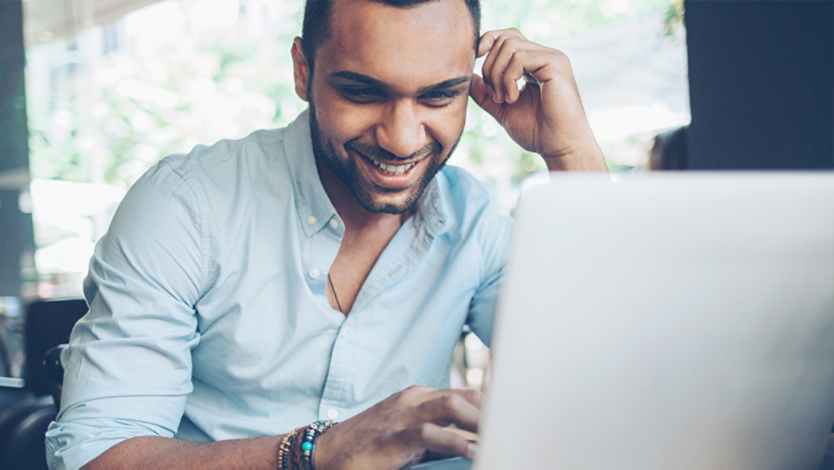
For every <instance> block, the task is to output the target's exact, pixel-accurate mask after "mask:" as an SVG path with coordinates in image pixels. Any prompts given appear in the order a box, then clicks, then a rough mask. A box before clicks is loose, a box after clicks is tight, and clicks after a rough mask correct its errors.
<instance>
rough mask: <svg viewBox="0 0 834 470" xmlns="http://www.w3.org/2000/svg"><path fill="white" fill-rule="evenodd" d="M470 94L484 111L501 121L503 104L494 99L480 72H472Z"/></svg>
mask: <svg viewBox="0 0 834 470" xmlns="http://www.w3.org/2000/svg"><path fill="white" fill-rule="evenodd" d="M469 96H471V97H472V99H473V100H475V102H476V103H478V106H480V107H481V108H482V109H483V110H484V111H486V112H488V113H489V114H490V115H491V116H492V117H493V118H495V120H496V121H498V122H501V120H500V119H499V115H500V114H501V105H500V104H498V103H496V102H495V101H493V100H492V96H490V94H489V88H488V87H487V84H486V83H484V79H483V78H481V76H480V75H478V74H476V73H475V74H472V86H470V87H469Z"/></svg>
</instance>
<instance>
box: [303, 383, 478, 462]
mask: <svg viewBox="0 0 834 470" xmlns="http://www.w3.org/2000/svg"><path fill="white" fill-rule="evenodd" d="M482 400H483V395H482V394H481V393H480V392H477V391H474V390H454V389H452V390H437V389H432V388H427V387H419V386H413V387H409V388H408V389H406V390H403V391H402V392H399V393H395V394H394V395H392V396H390V397H388V398H387V399H385V400H383V401H382V402H380V403H377V404H376V405H374V406H373V407H371V408H369V409H367V410H365V411H364V412H362V413H360V414H358V415H356V416H354V417H353V418H350V419H348V420H346V421H344V422H341V423H338V424H336V425H335V426H333V427H332V428H331V429H330V430H329V431H328V432H327V433H326V434H322V436H321V438H319V440H318V443H317V444H316V453H315V460H316V461H315V465H316V468H320V469H327V470H332V469H369V468H374V469H376V468H379V469H399V468H401V467H403V466H406V465H410V464H414V463H417V462H419V461H420V460H422V459H423V457H425V456H426V455H427V454H429V453H431V454H435V455H439V456H461V457H466V458H468V459H472V458H473V457H474V454H475V451H476V450H477V449H476V444H475V443H473V442H470V441H468V440H467V439H465V438H464V437H462V436H461V434H460V433H457V432H454V431H452V430H449V429H444V427H445V426H449V425H452V424H453V425H455V426H457V427H458V428H460V429H464V430H467V431H470V432H477V431H478V421H479V415H480V410H481V401H482Z"/></svg>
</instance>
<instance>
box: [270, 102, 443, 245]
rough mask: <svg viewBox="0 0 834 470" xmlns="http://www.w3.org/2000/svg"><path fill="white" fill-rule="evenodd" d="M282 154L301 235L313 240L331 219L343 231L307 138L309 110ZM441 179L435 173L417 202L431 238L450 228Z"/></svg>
mask: <svg viewBox="0 0 834 470" xmlns="http://www.w3.org/2000/svg"><path fill="white" fill-rule="evenodd" d="M284 152H285V155H286V157H287V165H288V166H289V171H290V179H291V180H292V185H293V191H294V192H295V208H296V211H297V212H298V218H299V223H300V224H301V227H302V230H304V235H306V236H307V237H312V236H313V235H315V234H316V233H318V232H319V231H320V230H321V229H322V228H324V226H325V225H326V224H327V223H328V221H329V220H330V219H332V218H333V217H336V218H337V220H338V221H339V225H340V227H343V226H344V225H343V223H342V221H341V219H339V218H338V215H337V214H336V209H335V208H334V207H333V203H331V202H330V198H329V197H328V196H327V192H326V191H325V190H324V186H322V184H321V179H320V178H319V171H318V168H316V159H315V156H314V155H313V140H312V137H311V136H310V114H309V110H306V111H304V112H303V113H301V114H300V115H299V116H298V117H297V118H296V119H295V121H293V122H292V123H291V124H290V125H289V126H288V127H287V130H286V134H285V137H284ZM440 177H441V173H438V174H437V175H435V177H434V178H432V180H431V182H429V184H428V186H426V190H425V191H424V192H423V195H422V196H421V197H420V200H419V201H418V202H417V212H419V213H420V214H421V215H422V217H423V220H425V223H426V225H427V228H428V229H429V231H430V232H431V233H432V234H433V235H434V236H439V235H442V234H444V233H446V232H447V231H448V230H449V228H450V227H449V225H450V221H449V217H448V214H447V210H446V204H445V203H444V200H443V199H444V198H443V197H442V196H443V191H442V188H441V186H442V185H440V184H439V183H438V179H439V178H440Z"/></svg>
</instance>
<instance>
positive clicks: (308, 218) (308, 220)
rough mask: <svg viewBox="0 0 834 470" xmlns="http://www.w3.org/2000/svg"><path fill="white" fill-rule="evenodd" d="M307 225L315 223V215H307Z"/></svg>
mask: <svg viewBox="0 0 834 470" xmlns="http://www.w3.org/2000/svg"><path fill="white" fill-rule="evenodd" d="M307 225H316V216H314V215H311V216H310V217H307Z"/></svg>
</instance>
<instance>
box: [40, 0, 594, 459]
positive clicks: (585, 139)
mask: <svg viewBox="0 0 834 470" xmlns="http://www.w3.org/2000/svg"><path fill="white" fill-rule="evenodd" d="M479 18H480V12H479V5H478V2H477V0H429V1H427V0H396V1H395V0H376V1H372V0H338V1H313V0H310V1H309V2H308V4H307V5H306V9H305V18H304V27H303V34H302V35H303V38H302V39H299V38H296V39H295V42H294V43H293V45H292V56H293V61H294V66H295V68H294V74H295V86H296V92H297V93H298V95H299V96H300V97H301V98H302V99H304V100H306V101H308V102H309V104H310V109H309V112H308V113H309V114H308V113H305V114H302V116H300V117H299V119H298V120H297V121H296V122H295V123H293V124H292V125H290V126H289V127H288V128H286V129H281V130H278V131H260V132H256V133H254V134H253V135H251V136H250V137H248V138H246V139H243V140H240V141H234V142H221V143H218V144H216V145H215V146H212V147H209V148H202V147H198V148H197V149H195V150H194V151H193V152H192V153H191V154H190V155H188V156H182V155H180V156H172V157H168V158H166V159H164V160H163V161H162V162H161V163H159V164H158V165H156V166H155V167H154V168H152V169H151V170H149V171H148V173H147V174H146V175H145V176H143V178H142V179H141V180H140V181H139V182H137V183H136V185H135V186H134V187H133V188H132V189H131V191H130V193H129V194H128V196H127V197H126V198H125V200H124V202H123V203H122V205H121V207H120V209H119V211H118V213H117V215H116V217H115V218H114V220H113V223H112V225H111V229H110V231H109V232H108V234H107V236H105V238H104V239H103V240H102V241H101V242H100V243H99V245H98V246H97V248H96V253H95V256H94V258H93V260H92V261H91V265H90V274H89V276H88V278H87V280H86V281H85V296H86V297H87V300H88V302H89V303H90V313H89V314H88V315H87V316H86V317H85V318H84V319H83V320H82V321H80V322H79V324H78V325H77V326H76V328H75V330H74V331H73V335H72V338H71V343H70V348H69V351H68V354H67V357H66V358H65V359H66V363H67V367H66V369H67V370H66V381H65V385H64V395H63V399H62V410H61V413H60V414H59V416H58V418H57V419H56V422H54V423H52V425H51V426H50V429H49V431H48V433H47V453H48V457H49V459H50V465H51V467H52V468H65V467H66V468H77V467H80V466H82V465H85V464H87V465H86V467H85V468H91V469H92V468H115V467H118V468H179V467H190V468H264V469H267V468H269V469H274V468H279V463H280V462H278V460H277V455H278V448H279V445H280V443H281V441H282V439H283V438H284V435H285V433H287V432H288V431H289V430H290V429H291V428H293V427H295V426H300V425H304V424H307V423H310V422H311V421H314V420H317V419H328V418H329V419H333V420H341V422H340V423H338V424H336V425H335V426H333V427H332V428H331V429H330V430H328V431H327V432H326V433H324V434H322V435H321V436H320V438H319V440H318V443H317V444H316V446H315V449H316V450H315V453H314V459H315V466H316V468H318V469H319V470H325V469H342V468H362V469H364V468H385V469H389V468H390V469H396V468H400V467H401V466H403V465H405V464H408V463H409V462H415V461H419V460H420V459H421V458H423V457H424V456H425V455H426V454H427V453H429V452H431V453H435V454H437V455H461V456H466V457H470V458H471V457H472V456H473V455H474V452H475V450H476V449H475V446H474V444H471V443H470V442H468V441H467V440H465V439H464V438H462V437H460V436H459V435H458V434H456V433H454V432H452V431H450V430H448V429H446V428H445V426H447V425H449V424H455V425H457V426H458V427H459V428H463V429H467V430H469V431H477V428H478V411H479V408H480V401H481V396H480V394H478V393H476V392H472V391H462V390H446V389H444V388H445V387H448V381H449V370H450V362H451V353H452V351H453V349H454V345H455V343H456V341H457V338H458V336H459V333H460V329H461V327H462V325H463V324H464V323H468V324H469V325H470V326H471V327H472V328H473V330H474V331H475V332H476V333H477V334H478V335H479V336H480V337H481V338H482V339H483V340H484V341H486V342H487V343H488V342H489V338H490V332H491V325H492V316H493V311H494V308H495V299H496V296H497V294H498V290H499V287H500V280H501V273H502V269H503V266H504V263H505V261H506V255H507V248H508V243H509V239H510V234H511V229H512V225H511V221H510V220H509V219H508V218H506V217H503V216H501V215H499V214H498V213H497V212H496V211H495V209H494V208H492V206H491V205H490V204H489V198H488V197H487V196H486V194H487V191H486V190H485V189H484V186H483V184H480V183H477V182H476V181H474V180H473V179H472V178H471V177H470V176H469V175H467V174H466V173H464V172H463V171H461V170H458V169H454V168H451V167H448V168H443V166H444V163H445V162H446V160H447V159H448V158H449V156H450V155H451V153H452V151H453V150H454V147H455V145H456V144H457V142H458V139H459V138H460V136H461V133H462V132H463V128H464V121H465V116H466V106H467V99H468V96H472V97H473V99H474V100H475V101H476V102H477V103H478V104H479V105H480V106H481V107H483V108H484V109H485V110H486V111H487V112H489V113H490V114H491V115H492V116H494V117H495V118H496V119H497V120H498V122H500V123H501V124H502V125H503V126H504V128H505V129H506V130H507V132H508V133H509V134H510V136H512V138H513V139H514V140H515V141H516V142H517V143H518V144H519V145H521V146H522V147H524V148H525V149H527V150H530V151H534V152H537V153H539V154H540V155H541V156H542V157H543V158H544V159H545V162H546V163H547V165H548V168H550V169H551V170H601V171H604V170H606V167H605V162H604V159H603V156H602V153H601V151H600V149H599V147H598V146H597V144H596V141H595V140H594V137H593V135H592V133H591V130H590V128H589V126H588V122H587V119H586V118H585V115H584V111H583V109H582V106H581V103H580V100H579V96H578V93H577V90H576V86H575V83H574V79H573V74H572V72H571V69H570V64H569V62H568V60H567V58H566V57H565V56H564V55H563V54H562V53H560V52H558V51H555V50H553V49H549V48H546V47H543V46H540V45H537V44H533V43H531V42H529V41H527V40H526V39H525V38H524V37H523V36H522V35H521V34H520V33H519V32H518V31H515V30H505V31H491V32H488V33H486V34H484V35H483V37H480V36H479ZM476 56H479V57H482V56H486V60H485V63H484V66H483V79H482V78H481V77H479V76H478V75H473V74H472V69H473V67H474V62H475V59H476ZM521 78H526V79H527V81H528V83H527V85H526V86H525V87H524V89H523V90H522V91H519V89H518V87H517V85H516V83H517V80H519V79H521ZM412 385H415V386H412ZM386 397H387V398H386ZM171 437H177V438H178V439H172V438H171Z"/></svg>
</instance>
